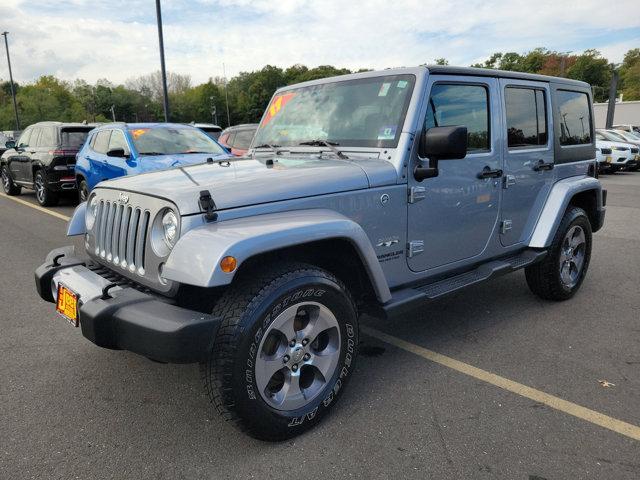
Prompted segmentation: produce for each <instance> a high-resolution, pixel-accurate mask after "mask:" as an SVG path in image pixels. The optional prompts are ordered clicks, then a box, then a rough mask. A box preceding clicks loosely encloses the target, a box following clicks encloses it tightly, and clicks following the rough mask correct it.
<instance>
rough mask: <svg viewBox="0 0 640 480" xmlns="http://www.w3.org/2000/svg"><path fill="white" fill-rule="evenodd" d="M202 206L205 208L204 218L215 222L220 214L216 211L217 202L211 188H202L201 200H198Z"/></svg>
mask: <svg viewBox="0 0 640 480" xmlns="http://www.w3.org/2000/svg"><path fill="white" fill-rule="evenodd" d="M198 203H199V204H200V208H201V209H202V210H204V212H205V213H204V218H205V219H207V220H209V221H210V222H213V221H215V220H217V219H218V214H217V213H216V212H215V210H216V203H215V202H214V201H213V198H212V197H211V194H210V193H209V190H202V191H201V192H200V200H199V201H198Z"/></svg>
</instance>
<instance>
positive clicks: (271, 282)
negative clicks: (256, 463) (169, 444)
mask: <svg viewBox="0 0 640 480" xmlns="http://www.w3.org/2000/svg"><path fill="white" fill-rule="evenodd" d="M265 270H266V273H264V274H257V275H250V276H249V275H245V278H244V280H241V281H240V282H238V284H237V285H234V287H232V288H233V290H230V291H229V292H227V293H226V294H225V295H224V296H223V297H222V298H221V299H220V300H219V301H218V303H217V306H216V308H215V309H214V312H213V313H214V315H218V316H220V317H222V324H221V326H220V329H219V331H218V333H217V335H216V338H215V340H214V345H213V349H212V353H211V356H210V358H209V359H208V361H206V362H205V363H203V364H202V373H203V380H204V384H205V389H206V391H207V393H208V395H209V397H210V399H211V401H212V402H213V403H214V404H215V406H216V408H217V410H218V411H219V412H220V413H221V414H222V415H223V416H224V417H225V418H226V419H228V420H232V421H233V422H234V423H235V424H236V426H238V427H239V428H240V429H241V430H243V431H245V432H247V433H248V434H249V435H251V436H253V437H255V438H258V439H261V440H269V441H277V440H284V439H287V438H291V437H294V436H296V435H299V434H301V433H303V432H304V431H306V430H308V429H310V428H311V427H313V426H314V425H315V424H317V423H318V422H319V421H320V420H321V419H322V417H324V415H325V414H326V413H327V412H328V411H329V410H330V409H331V408H332V407H333V406H334V405H335V404H336V402H337V401H338V399H339V397H340V396H341V394H342V392H343V390H344V387H345V386H346V383H347V381H348V379H349V377H350V376H351V373H352V371H353V369H354V366H355V359H356V356H357V345H358V323H357V313H356V307H355V304H354V302H353V299H352V298H351V296H350V295H349V292H348V291H347V290H346V288H345V286H344V285H343V284H342V283H341V282H340V281H339V280H338V279H336V278H335V277H334V276H333V275H331V274H330V273H328V272H326V271H324V270H321V269H318V268H316V267H312V266H310V265H305V264H288V265H285V266H282V267H279V268H270V269H265ZM265 270H263V271H265Z"/></svg>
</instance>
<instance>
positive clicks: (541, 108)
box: [505, 87, 548, 148]
mask: <svg viewBox="0 0 640 480" xmlns="http://www.w3.org/2000/svg"><path fill="white" fill-rule="evenodd" d="M505 106H506V116H507V139H508V144H509V148H527V147H529V148H531V147H540V146H544V145H546V144H547V140H548V134H547V107H546V103H545V92H544V90H537V89H533V88H521V87H507V88H506V89H505Z"/></svg>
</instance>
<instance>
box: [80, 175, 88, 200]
mask: <svg viewBox="0 0 640 480" xmlns="http://www.w3.org/2000/svg"><path fill="white" fill-rule="evenodd" d="M88 198H89V186H88V185H87V181H86V180H85V179H84V178H83V179H81V180H80V181H79V182H78V200H79V201H80V203H82V202H86V201H87V199H88Z"/></svg>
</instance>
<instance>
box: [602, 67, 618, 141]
mask: <svg viewBox="0 0 640 480" xmlns="http://www.w3.org/2000/svg"><path fill="white" fill-rule="evenodd" d="M619 76H620V74H619V72H618V70H617V69H616V68H614V69H613V72H612V75H611V86H610V87H609V105H608V106H607V122H606V125H605V128H611V127H613V117H614V115H615V112H616V95H617V94H618V78H619Z"/></svg>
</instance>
